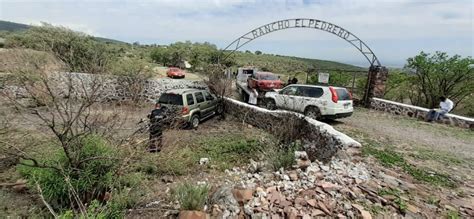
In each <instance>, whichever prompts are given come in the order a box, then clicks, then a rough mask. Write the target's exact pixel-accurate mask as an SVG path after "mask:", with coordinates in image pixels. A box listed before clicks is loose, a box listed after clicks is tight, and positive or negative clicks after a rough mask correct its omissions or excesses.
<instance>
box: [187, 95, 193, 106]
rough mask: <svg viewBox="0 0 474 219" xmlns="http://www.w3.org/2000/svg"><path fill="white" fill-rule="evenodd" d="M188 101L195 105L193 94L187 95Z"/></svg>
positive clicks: (189, 103)
mask: <svg viewBox="0 0 474 219" xmlns="http://www.w3.org/2000/svg"><path fill="white" fill-rule="evenodd" d="M186 102H188V105H193V104H194V98H193V94H188V95H186Z"/></svg>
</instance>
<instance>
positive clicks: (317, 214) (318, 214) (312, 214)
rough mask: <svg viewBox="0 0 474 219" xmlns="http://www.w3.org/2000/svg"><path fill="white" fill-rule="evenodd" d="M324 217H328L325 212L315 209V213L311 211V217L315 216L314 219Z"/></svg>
mask: <svg viewBox="0 0 474 219" xmlns="http://www.w3.org/2000/svg"><path fill="white" fill-rule="evenodd" d="M323 215H326V214H325V213H324V212H323V211H321V210H319V209H313V211H311V216H313V217H316V216H323Z"/></svg>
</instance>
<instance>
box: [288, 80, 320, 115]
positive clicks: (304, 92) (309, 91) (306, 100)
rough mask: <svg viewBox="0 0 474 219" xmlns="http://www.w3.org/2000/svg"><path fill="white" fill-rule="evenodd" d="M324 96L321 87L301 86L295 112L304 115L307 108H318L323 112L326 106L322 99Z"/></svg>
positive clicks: (296, 98) (296, 99)
mask: <svg viewBox="0 0 474 219" xmlns="http://www.w3.org/2000/svg"><path fill="white" fill-rule="evenodd" d="M323 94H324V91H323V89H322V88H320V87H312V86H311V87H310V86H299V87H298V91H297V97H295V104H294V107H295V108H294V109H293V110H295V111H298V112H302V113H303V112H304V111H305V109H306V107H307V106H316V107H318V108H320V110H321V107H322V106H323V105H324V104H323V103H322V102H323V100H322V99H321V98H320V97H321V96H322V95H323Z"/></svg>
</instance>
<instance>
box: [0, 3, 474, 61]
mask: <svg viewBox="0 0 474 219" xmlns="http://www.w3.org/2000/svg"><path fill="white" fill-rule="evenodd" d="M473 4H474V3H473V2H472V1H469V0H468V1H464V0H452V1H449V0H445V1H435V0H432V1H412V0H392V1H381V0H335V1H320V2H315V3H312V4H306V3H305V1H303V0H294V1H291V0H142V1H132V0H124V1H112V0H92V1H91V0H89V1H80V2H77V1H72V0H67V1H59V0H44V1H41V0H37V1H34V0H27V1H21V0H20V1H12V0H0V19H2V20H10V21H15V22H24V23H37V22H39V21H46V22H49V23H53V24H60V25H64V26H69V27H71V28H73V29H75V30H78V31H84V32H86V33H88V34H93V35H100V36H106V37H112V38H117V39H122V40H127V41H141V42H147V43H152V42H156V43H162V42H172V41H175V40H193V41H210V42H214V43H217V44H219V45H221V44H224V43H225V42H229V43H230V42H231V41H232V40H233V39H235V38H237V37H238V36H240V35H242V34H244V33H246V32H247V31H249V30H251V29H253V28H255V27H258V26H260V25H263V24H266V23H270V22H272V21H275V20H279V19H285V18H297V17H307V18H317V19H321V20H326V21H328V22H332V23H335V24H337V25H339V26H342V27H344V28H346V29H347V30H349V31H351V32H352V33H354V34H355V35H357V36H359V37H360V38H361V39H362V40H364V41H366V42H367V43H368V44H369V46H370V45H371V43H372V44H375V45H376V47H377V48H376V49H377V50H383V49H384V47H385V46H384V45H379V44H381V43H379V42H385V43H388V44H391V45H387V47H390V48H393V47H392V44H395V45H398V46H396V47H395V48H400V49H399V50H400V52H401V55H400V54H396V55H390V53H394V52H399V51H383V52H380V53H381V54H382V53H383V54H387V55H386V56H387V57H388V59H390V58H393V59H397V60H398V59H399V57H400V56H402V57H406V56H408V55H412V54H411V52H410V54H405V53H403V50H404V49H406V50H408V49H409V48H405V46H406V45H405V43H406V42H410V43H411V44H410V47H413V48H416V49H418V50H421V49H423V50H428V51H429V50H434V49H438V50H450V49H451V48H452V49H451V50H452V51H454V52H457V53H461V54H463V55H472V53H473V51H472V50H473V43H472V40H471V41H470V44H471V45H470V46H469V45H466V46H465V47H463V48H459V46H458V45H457V44H456V42H455V41H459V40H463V42H466V39H470V38H471V39H472V38H473V37H474V36H473V32H474V28H473V14H472V13H473V10H472V8H473ZM429 39H432V40H438V41H440V42H443V45H440V46H442V47H437V45H436V46H433V45H428V44H426V43H425V41H426V40H429ZM309 40H312V41H320V42H332V41H337V40H338V39H335V37H334V36H333V35H330V34H327V33H323V32H321V31H309V30H294V31H290V30H287V31H281V32H279V33H274V34H270V35H268V36H264V37H262V38H261V39H259V40H257V41H258V42H269V43H272V42H274V43H275V44H277V43H285V44H289V43H294V42H297V41H309ZM258 42H255V45H258ZM417 42H419V43H417ZM468 43H469V42H468ZM251 44H254V43H251ZM421 46H427V47H426V48H425V47H421ZM288 48H289V49H291V48H290V47H288ZM275 50H278V49H277V48H275ZM377 50H376V52H377ZM295 51H300V49H295V50H293V51H288V53H293V52H295ZM338 51H340V53H343V52H344V51H342V50H340V49H339V50H338ZM309 53H310V52H309ZM335 53H336V52H335ZM406 53H407V52H406ZM304 54H305V55H307V54H308V53H304ZM330 58H331V57H330ZM348 58H350V57H348Z"/></svg>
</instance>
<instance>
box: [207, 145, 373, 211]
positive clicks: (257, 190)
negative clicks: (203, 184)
mask: <svg viewBox="0 0 474 219" xmlns="http://www.w3.org/2000/svg"><path fill="white" fill-rule="evenodd" d="M295 158H296V163H297V165H296V166H295V169H294V170H284V169H283V168H281V169H280V170H278V171H275V172H260V173H258V172H249V171H248V169H250V170H254V169H256V168H255V167H256V166H259V165H260V164H258V163H257V162H254V161H252V162H251V163H250V165H249V168H248V169H244V168H242V169H241V168H234V169H232V170H231V171H227V174H228V175H229V177H230V178H234V179H237V178H238V179H240V180H239V181H238V183H237V185H236V186H235V189H234V190H232V194H233V197H234V198H235V200H236V203H239V204H240V210H237V209H236V208H235V207H236V206H237V205H232V208H231V209H232V210H229V209H226V207H225V206H226V205H224V206H222V205H219V204H217V206H214V208H219V209H225V210H223V211H221V212H225V211H226V210H227V211H229V212H228V213H221V214H219V212H218V211H213V212H212V214H211V216H213V217H216V218H226V216H236V215H239V216H244V215H246V216H251V218H313V217H317V216H333V217H350V218H354V217H356V216H360V217H364V218H370V213H369V212H368V211H366V210H365V209H364V207H362V206H361V205H357V204H352V201H353V200H356V199H358V198H361V196H362V191H361V190H360V189H358V188H357V186H358V185H359V184H362V183H365V182H367V181H368V180H369V179H370V174H369V173H368V171H367V169H366V168H365V166H364V164H362V163H358V164H354V163H351V162H347V161H343V160H333V161H331V162H330V163H328V164H323V163H320V162H313V163H312V162H311V161H309V159H308V157H307V155H306V153H305V152H304V151H303V152H296V153H295ZM354 190H356V191H354ZM227 193H228V194H229V192H227ZM234 204H235V203H234ZM227 206H228V205H227Z"/></svg>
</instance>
